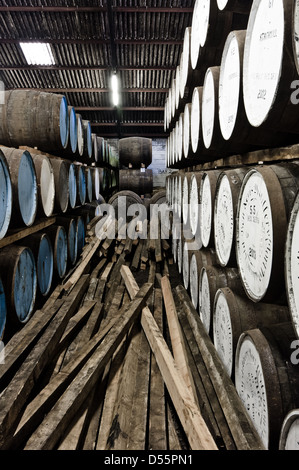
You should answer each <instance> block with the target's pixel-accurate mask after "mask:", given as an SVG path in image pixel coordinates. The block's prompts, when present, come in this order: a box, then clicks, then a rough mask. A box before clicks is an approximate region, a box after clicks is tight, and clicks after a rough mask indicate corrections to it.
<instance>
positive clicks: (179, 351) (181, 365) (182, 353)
mask: <svg viewBox="0 0 299 470" xmlns="http://www.w3.org/2000/svg"><path fill="white" fill-rule="evenodd" d="M161 290H162V295H163V300H164V305H165V311H166V316H167V323H168V329H169V334H170V339H171V345H172V352H173V357H174V360H175V362H176V364H177V367H178V370H179V372H180V374H181V376H182V378H183V380H184V382H185V384H186V387H187V388H188V390H189V392H190V394H192V395H193V398H194V400H195V401H196V402H197V393H196V388H195V384H194V380H193V377H192V373H191V371H190V366H189V362H188V356H187V352H186V347H185V343H184V338H183V334H182V328H181V325H180V322H179V319H178V314H177V310H176V305H175V302H174V299H173V295H172V290H171V285H170V281H169V279H168V277H167V276H163V277H162V279H161Z"/></svg>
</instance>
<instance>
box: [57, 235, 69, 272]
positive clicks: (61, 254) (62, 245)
mask: <svg viewBox="0 0 299 470" xmlns="http://www.w3.org/2000/svg"><path fill="white" fill-rule="evenodd" d="M67 259H68V257H67V235H66V231H65V229H64V228H63V227H59V230H58V233H57V238H56V266H57V273H58V276H59V277H60V279H63V278H64V276H65V273H66V270H67Z"/></svg>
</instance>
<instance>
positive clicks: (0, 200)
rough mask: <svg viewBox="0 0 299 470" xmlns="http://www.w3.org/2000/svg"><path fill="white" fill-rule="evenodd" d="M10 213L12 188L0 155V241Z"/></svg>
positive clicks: (2, 157)
mask: <svg viewBox="0 0 299 470" xmlns="http://www.w3.org/2000/svg"><path fill="white" fill-rule="evenodd" d="M11 213H12V186H11V179H10V173H9V168H8V164H7V161H6V158H5V156H4V155H3V153H2V152H1V153H0V240H1V239H2V238H4V237H5V235H6V233H7V230H8V227H9V224H10V220H11Z"/></svg>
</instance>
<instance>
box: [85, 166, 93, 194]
mask: <svg viewBox="0 0 299 470" xmlns="http://www.w3.org/2000/svg"><path fill="white" fill-rule="evenodd" d="M84 171H85V180H86V202H92V201H93V190H92V175H91V171H90V167H89V166H88V167H85V168H84Z"/></svg>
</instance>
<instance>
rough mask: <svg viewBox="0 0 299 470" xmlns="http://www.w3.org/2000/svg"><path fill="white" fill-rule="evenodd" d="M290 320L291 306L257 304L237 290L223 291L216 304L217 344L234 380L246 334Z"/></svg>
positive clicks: (218, 295) (214, 339)
mask: <svg viewBox="0 0 299 470" xmlns="http://www.w3.org/2000/svg"><path fill="white" fill-rule="evenodd" d="M288 321H290V314H289V309H288V307H285V306H280V305H275V304H266V303H263V302H260V303H257V304H256V303H254V302H252V301H250V300H249V299H248V298H247V297H246V296H245V295H240V294H237V293H236V292H235V291H234V289H231V288H229V287H222V288H220V289H219V290H218V291H217V292H216V294H215V297H214V304H213V321H212V325H213V342H214V346H215V348H216V350H217V352H218V355H219V357H220V358H221V360H222V362H223V364H224V366H225V369H226V371H227V373H228V375H229V376H230V377H231V378H232V379H233V380H234V372H235V354H236V348H237V343H238V340H239V337H240V336H241V334H242V333H244V331H247V330H252V329H254V328H260V327H262V326H268V325H273V324H276V323H284V322H288Z"/></svg>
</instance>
